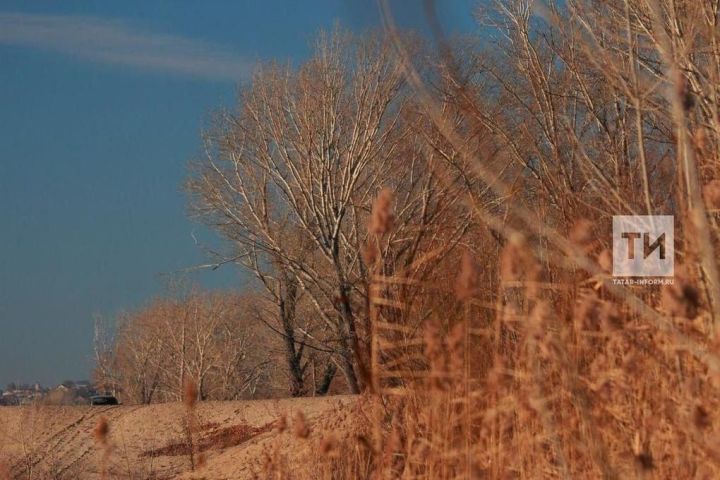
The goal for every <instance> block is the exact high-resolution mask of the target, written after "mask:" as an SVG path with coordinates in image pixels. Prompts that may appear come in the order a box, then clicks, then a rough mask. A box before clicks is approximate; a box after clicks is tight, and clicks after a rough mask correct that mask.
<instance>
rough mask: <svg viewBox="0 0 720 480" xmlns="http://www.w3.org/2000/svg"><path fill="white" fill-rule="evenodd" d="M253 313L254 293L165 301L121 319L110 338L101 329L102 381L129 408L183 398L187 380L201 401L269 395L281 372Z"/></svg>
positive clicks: (193, 294) (98, 341)
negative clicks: (273, 379)
mask: <svg viewBox="0 0 720 480" xmlns="http://www.w3.org/2000/svg"><path fill="white" fill-rule="evenodd" d="M254 315H256V311H255V305H254V304H253V300H252V298H251V296H250V295H245V296H240V295H234V294H227V293H205V292H200V291H193V292H191V293H189V294H187V295H183V296H182V297H180V298H159V299H157V300H155V301H153V302H151V303H150V304H149V305H147V306H145V307H143V308H141V309H139V310H138V311H135V312H130V313H124V314H122V315H120V316H119V319H118V325H117V326H116V329H115V332H114V334H113V335H112V337H111V338H108V337H107V331H103V330H102V325H100V324H98V326H97V333H96V346H95V348H96V368H95V381H96V383H97V385H98V386H99V388H100V389H101V390H106V391H110V392H113V393H115V394H116V395H118V396H120V397H121V399H122V400H123V401H124V402H126V403H152V402H163V401H174V400H179V399H181V398H182V392H183V386H184V385H185V384H186V383H187V382H188V381H192V382H193V383H194V384H196V385H197V387H198V394H199V397H200V398H201V399H208V400H233V399H238V398H247V397H251V396H254V395H255V394H257V393H258V389H264V390H263V391H261V392H260V393H263V394H265V395H267V394H269V393H270V391H271V389H272V384H271V382H270V381H269V378H270V377H271V376H272V375H274V374H275V373H276V372H273V371H272V365H273V349H272V342H269V341H268V339H267V338H266V337H267V334H266V332H265V331H264V330H263V329H261V328H259V327H258V325H257V324H256V322H255V321H254V320H253V316H254Z"/></svg>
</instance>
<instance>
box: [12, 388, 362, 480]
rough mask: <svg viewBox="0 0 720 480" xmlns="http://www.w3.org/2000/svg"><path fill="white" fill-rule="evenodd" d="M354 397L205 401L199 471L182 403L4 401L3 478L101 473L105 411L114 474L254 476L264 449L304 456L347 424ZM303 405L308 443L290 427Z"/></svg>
mask: <svg viewBox="0 0 720 480" xmlns="http://www.w3.org/2000/svg"><path fill="white" fill-rule="evenodd" d="M355 401H356V399H355V397H351V396H335V397H325V398H302V399H283V400H258V401H245V402H202V403H200V404H198V408H197V411H196V417H197V420H196V425H197V426H196V427H195V430H196V433H195V435H194V442H195V448H194V451H196V452H198V451H201V452H202V455H201V457H202V458H201V459H196V461H198V460H199V461H200V463H203V464H204V465H202V467H201V468H199V469H197V470H196V471H194V472H192V471H191V470H190V457H189V455H188V453H189V448H188V446H187V445H188V442H187V440H186V439H187V436H186V433H185V432H186V431H185V425H186V422H185V419H186V411H185V409H184V406H183V405H182V404H178V403H171V404H161V405H149V406H114V407H112V406H111V407H87V406H83V407H0V478H2V471H3V468H4V469H6V470H9V472H10V475H11V478H13V479H30V478H32V479H43V480H44V479H68V480H69V479H78V480H85V479H97V478H100V475H99V471H100V468H101V465H102V462H103V451H102V449H100V448H98V445H97V444H96V442H95V440H94V436H93V430H94V429H95V427H96V425H97V423H98V420H99V419H100V418H101V417H102V416H104V417H106V418H107V420H108V422H109V425H110V435H109V443H110V445H111V452H110V454H109V460H108V461H107V463H108V468H109V470H110V473H111V476H110V478H118V479H168V478H206V479H212V480H215V479H218V480H220V479H230V478H232V479H242V478H252V472H253V471H257V469H258V468H260V467H261V465H262V462H263V455H265V454H270V455H272V454H273V452H276V451H277V449H278V448H282V449H283V453H284V454H288V452H290V451H293V452H295V453H296V454H297V456H300V457H303V456H305V455H307V454H309V452H310V451H311V450H312V449H313V448H315V447H316V446H317V445H316V444H317V442H318V441H319V436H320V432H321V431H328V430H330V429H332V430H335V431H341V430H342V429H343V428H344V426H343V421H344V419H345V418H346V415H347V412H348V411H349V410H350V409H352V408H353V404H354V403H355ZM297 411H301V412H303V413H304V415H305V416H306V418H307V423H308V426H309V429H310V431H311V432H312V433H311V435H310V437H309V438H308V439H306V440H304V441H302V442H298V441H297V440H298V439H297V438H295V437H294V436H293V435H292V433H291V431H292V420H293V418H294V416H295V414H296V412H297ZM283 416H284V417H286V418H287V420H288V422H287V423H288V430H287V431H286V432H284V433H280V432H278V428H277V420H278V419H279V418H281V417H283ZM270 445H272V447H271V446H270ZM292 455H293V453H292V452H291V455H290V456H292ZM3 464H4V467H3Z"/></svg>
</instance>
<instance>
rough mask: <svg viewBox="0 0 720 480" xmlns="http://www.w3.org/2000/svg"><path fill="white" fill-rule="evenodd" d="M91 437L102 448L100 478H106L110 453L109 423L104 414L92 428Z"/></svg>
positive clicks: (104, 479)
mask: <svg viewBox="0 0 720 480" xmlns="http://www.w3.org/2000/svg"><path fill="white" fill-rule="evenodd" d="M93 437H94V438H95V443H97V444H98V445H99V446H100V448H101V449H102V456H101V459H100V478H101V480H106V479H107V478H109V477H108V475H109V462H110V454H111V446H110V440H109V437H110V423H109V422H108V419H107V418H106V417H104V416H102V417H100V419H99V420H98V422H97V424H96V425H95V428H94V429H93Z"/></svg>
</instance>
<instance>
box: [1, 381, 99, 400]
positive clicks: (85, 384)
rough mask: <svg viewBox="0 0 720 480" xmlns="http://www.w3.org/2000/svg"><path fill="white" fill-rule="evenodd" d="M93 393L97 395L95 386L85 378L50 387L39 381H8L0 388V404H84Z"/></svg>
mask: <svg viewBox="0 0 720 480" xmlns="http://www.w3.org/2000/svg"><path fill="white" fill-rule="evenodd" d="M93 395H97V392H96V390H95V387H94V386H93V385H92V383H91V382H89V381H86V380H79V381H74V380H67V381H65V382H63V383H61V384H60V385H57V386H56V387H52V388H47V387H43V386H42V385H40V384H39V383H35V384H33V385H27V384H15V383H10V384H8V385H7V386H6V387H5V389H4V390H2V389H0V406H15V405H86V404H89V403H90V397H92V396H93Z"/></svg>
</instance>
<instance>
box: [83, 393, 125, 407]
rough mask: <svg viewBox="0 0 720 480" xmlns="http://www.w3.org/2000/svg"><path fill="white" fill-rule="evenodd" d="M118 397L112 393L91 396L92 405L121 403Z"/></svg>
mask: <svg viewBox="0 0 720 480" xmlns="http://www.w3.org/2000/svg"><path fill="white" fill-rule="evenodd" d="M119 404H120V402H118V400H117V398H115V397H113V396H112V395H96V396H94V397H90V405H119Z"/></svg>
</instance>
